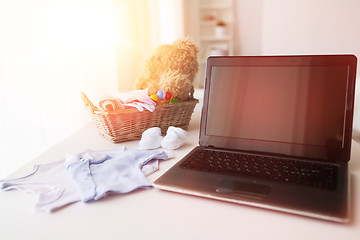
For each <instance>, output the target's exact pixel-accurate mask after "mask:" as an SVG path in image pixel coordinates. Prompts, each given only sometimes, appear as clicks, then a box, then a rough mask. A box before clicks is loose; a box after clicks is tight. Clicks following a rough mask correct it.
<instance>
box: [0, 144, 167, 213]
mask: <svg viewBox="0 0 360 240" xmlns="http://www.w3.org/2000/svg"><path fill="white" fill-rule="evenodd" d="M166 159H168V156H167V155H166V154H165V153H164V152H163V151H143V150H126V148H125V147H120V148H116V149H112V150H101V151H91V150H86V151H84V152H82V153H76V154H68V155H67V156H66V160H65V161H64V160H61V161H56V162H52V163H48V164H43V165H37V166H35V167H34V170H33V172H32V173H30V174H29V175H26V176H23V177H21V178H17V179H7V180H5V179H0V190H4V191H8V190H13V189H14V190H20V191H23V192H26V193H30V194H33V195H35V196H36V203H35V206H34V208H35V210H38V211H44V212H52V211H54V210H56V209H59V208H61V207H64V206H66V205H68V204H71V203H74V202H78V201H83V202H89V201H94V200H97V199H99V198H101V197H103V196H105V195H106V194H109V193H127V192H130V191H132V190H135V189H137V188H150V187H151V186H152V185H151V183H150V182H149V181H148V180H147V179H146V177H145V175H144V173H143V172H142V170H141V168H142V167H143V166H144V165H145V166H146V167H150V168H148V169H150V171H149V170H147V173H151V172H152V171H156V168H152V167H151V163H154V161H155V162H156V161H157V160H166ZM64 165H65V166H64ZM151 170H152V171H151Z"/></svg>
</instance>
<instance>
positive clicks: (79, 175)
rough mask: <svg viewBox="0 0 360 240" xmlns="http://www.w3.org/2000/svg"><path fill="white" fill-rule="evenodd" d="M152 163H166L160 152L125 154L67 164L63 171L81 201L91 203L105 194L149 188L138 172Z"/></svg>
mask: <svg viewBox="0 0 360 240" xmlns="http://www.w3.org/2000/svg"><path fill="white" fill-rule="evenodd" d="M154 159H157V160H166V159H168V156H167V155H166V154H165V152H163V151H148V150H126V151H123V152H121V153H118V154H114V155H113V156H106V157H103V158H101V157H100V158H96V159H93V158H80V161H67V163H68V164H67V169H68V173H69V174H70V175H71V178H72V180H73V183H74V184H75V186H76V187H77V189H78V191H79V194H80V197H81V200H82V201H83V202H91V201H95V200H98V199H100V198H102V197H104V196H106V195H108V194H114V193H116V194H121V193H128V192H131V191H133V190H135V189H138V188H145V189H147V188H151V187H152V184H151V183H150V182H149V181H148V180H147V178H146V177H145V175H144V173H143V172H142V170H141V169H142V168H143V166H144V165H145V164H147V163H148V162H149V161H151V160H154ZM146 170H147V171H149V169H148V168H147V169H146ZM150 170H151V169H150Z"/></svg>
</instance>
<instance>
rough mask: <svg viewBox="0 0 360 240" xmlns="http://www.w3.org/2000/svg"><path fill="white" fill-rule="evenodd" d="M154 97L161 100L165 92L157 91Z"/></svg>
mask: <svg viewBox="0 0 360 240" xmlns="http://www.w3.org/2000/svg"><path fill="white" fill-rule="evenodd" d="M156 96H158V98H160V99H163V98H164V97H165V92H164V90H159V91H158V92H157V93H156Z"/></svg>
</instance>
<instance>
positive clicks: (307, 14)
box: [235, 0, 360, 138]
mask: <svg viewBox="0 0 360 240" xmlns="http://www.w3.org/2000/svg"><path fill="white" fill-rule="evenodd" d="M236 18H237V26H236V43H237V45H236V48H235V54H237V55H273V54H342V53H351V54H355V55H356V56H357V57H358V58H360V1H359V0H253V1H248V0H236ZM358 65H359V64H358ZM358 73H359V67H358ZM358 79H359V78H358ZM357 85H359V83H357ZM359 91H360V86H357V94H356V95H357V97H356V102H355V116H354V130H355V131H354V136H355V137H356V138H359V136H360V135H359V132H360V94H359Z"/></svg>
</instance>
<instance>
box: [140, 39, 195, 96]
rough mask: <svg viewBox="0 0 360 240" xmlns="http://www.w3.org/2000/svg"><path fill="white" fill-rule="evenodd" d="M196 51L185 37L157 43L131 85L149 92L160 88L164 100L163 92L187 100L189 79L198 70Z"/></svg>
mask: <svg viewBox="0 0 360 240" xmlns="http://www.w3.org/2000/svg"><path fill="white" fill-rule="evenodd" d="M198 52H199V49H198V47H197V46H196V45H195V43H194V42H192V41H191V40H190V39H188V38H186V39H181V40H177V41H175V42H173V44H172V45H169V44H164V45H160V46H159V47H158V48H156V49H155V51H154V52H153V53H152V54H151V55H150V57H149V58H148V59H146V61H145V64H144V66H143V69H142V70H141V72H140V74H139V76H138V77H137V79H136V83H135V88H136V89H148V93H149V95H152V94H155V95H156V94H157V93H158V91H159V89H162V91H163V92H165V99H167V98H166V92H169V93H171V95H172V96H173V97H174V98H176V99H178V100H180V101H187V100H189V99H191V98H192V95H193V92H194V87H193V81H194V79H195V76H196V74H197V72H198V69H199V64H198V61H197V55H198ZM160 96H162V93H160ZM168 98H169V97H168ZM167 100H170V99H167Z"/></svg>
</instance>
